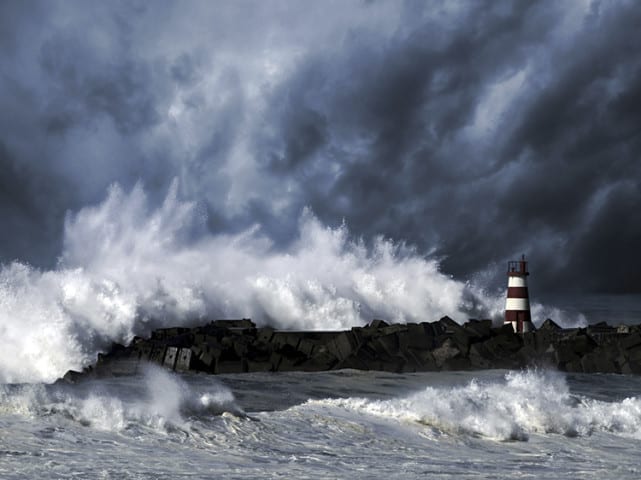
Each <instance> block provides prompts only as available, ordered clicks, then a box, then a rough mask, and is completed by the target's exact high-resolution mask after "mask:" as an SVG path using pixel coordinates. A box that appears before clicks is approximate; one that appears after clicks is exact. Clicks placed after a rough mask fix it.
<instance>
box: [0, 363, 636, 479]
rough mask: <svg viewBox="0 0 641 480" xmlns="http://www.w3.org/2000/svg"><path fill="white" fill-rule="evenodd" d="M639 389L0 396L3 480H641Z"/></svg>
mask: <svg viewBox="0 0 641 480" xmlns="http://www.w3.org/2000/svg"><path fill="white" fill-rule="evenodd" d="M640 395H641V378H639V377H634V376H625V375H565V374H561V373H558V372H549V371H522V372H509V371H503V370H491V371H483V372H438V373H421V374H390V373H381V372H358V371H338V372H327V373H263V374H241V375H227V376H207V375H197V374H188V375H178V374H175V373H172V372H168V371H165V370H162V369H160V368H159V367H149V368H148V369H147V370H146V371H145V372H144V373H143V374H141V375H140V376H138V377H123V378H114V379H104V380H96V381H91V382H87V383H84V384H79V385H51V384H41V383H36V384H5V385H2V386H1V387H0V478H3V479H12V478H16V479H17V478H106V479H110V478H113V479H127V478H131V479H134V478H136V479H143V478H144V479H146V478H167V479H170V478H171V479H179V478H243V479H247V478H314V479H318V478H403V479H411V478H456V479H462V478H595V479H597V478H598V479H603V478H613V479H615V478H616V479H624V478H630V479H637V478H640V477H641V464H640V463H639V458H640V454H639V451H640V450H641V396H640Z"/></svg>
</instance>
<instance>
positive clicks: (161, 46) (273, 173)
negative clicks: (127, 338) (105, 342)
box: [0, 0, 641, 293]
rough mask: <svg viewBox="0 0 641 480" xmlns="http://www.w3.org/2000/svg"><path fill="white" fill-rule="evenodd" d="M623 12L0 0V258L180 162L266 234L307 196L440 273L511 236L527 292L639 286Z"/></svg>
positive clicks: (487, 261)
mask: <svg viewBox="0 0 641 480" xmlns="http://www.w3.org/2000/svg"><path fill="white" fill-rule="evenodd" d="M640 25H641V5H640V4H639V3H638V2H637V1H634V0H631V1H607V2H598V1H578V0H577V1H567V2H553V1H541V2H531V1H522V2H520V1H509V2H507V1H506V2H497V1H489V2H482V1H462V2H456V1H443V2H440V1H408V2H400V1H391V2H384V1H335V2H334V1H319V2H299V1H267V2H264V1H233V2H232V1H229V2H223V1H206V2H195V1H192V2H163V1H154V2H135V1H131V2H115V1H114V2H81V1H60V2H56V1H46V2H36V1H26V2H25V1H8V0H4V1H3V2H0V112H1V114H0V218H1V219H2V228H0V261H1V262H3V263H8V262H11V261H13V260H19V261H22V262H28V263H30V264H31V265H34V266H36V267H39V268H44V269H46V268H52V267H54V266H55V265H56V262H57V261H58V258H59V257H60V255H61V252H62V241H63V240H62V239H63V229H64V225H65V217H66V216H68V215H70V214H72V213H73V212H77V211H78V210H80V209H81V208H83V207H85V206H86V205H93V204H96V203H98V202H101V201H102V200H103V199H104V198H105V197H106V195H107V192H108V189H109V186H110V185H112V184H116V183H117V184H119V185H120V186H121V187H122V188H123V189H124V190H125V191H128V190H131V189H132V188H134V186H135V185H136V184H137V183H139V184H141V185H142V186H143V187H144V189H145V191H146V192H147V194H148V195H149V196H150V198H151V201H152V202H158V203H160V202H162V201H163V199H164V198H165V196H166V194H167V191H168V190H169V188H170V185H171V184H172V182H173V181H174V180H175V179H176V180H177V182H178V193H179V195H180V197H181V198H183V199H186V200H193V201H195V202H198V204H199V205H200V206H201V208H202V209H203V211H204V212H205V213H206V218H207V228H208V229H209V230H211V232H214V233H221V232H222V233H230V234H235V233H237V232H240V231H242V230H244V229H247V228H249V227H250V226H252V225H260V228H261V229H262V230H263V231H264V232H265V234H266V235H267V236H268V237H269V238H271V239H272V241H273V242H274V244H273V249H275V250H278V251H283V252H286V251H287V249H288V248H289V247H290V245H291V243H292V242H293V241H294V239H295V234H296V231H297V225H298V222H299V218H300V216H301V212H302V211H303V209H304V208H305V207H309V208H310V209H311V210H312V211H313V212H314V214H315V215H316V216H317V217H318V219H319V220H320V221H321V222H323V224H325V225H329V226H333V227H336V226H338V225H341V224H342V223H343V222H345V223H346V224H347V225H348V226H349V229H350V232H351V233H352V234H353V235H355V236H357V237H362V238H363V240H364V241H365V242H368V241H371V239H373V238H374V237H375V236H376V235H379V234H382V235H384V236H385V237H386V238H389V239H392V240H394V241H395V242H406V243H407V244H409V245H413V246H415V247H416V249H417V251H418V252H419V253H420V254H421V255H426V256H431V257H433V258H437V259H439V261H440V262H441V270H442V271H443V272H444V273H446V274H451V275H453V276H454V278H457V279H462V280H465V279H468V278H489V279H495V278H496V277H497V272H498V273H500V274H501V275H503V269H504V262H506V261H507V260H509V259H513V258H518V256H520V255H521V254H522V253H525V254H527V255H528V256H529V258H530V259H531V261H532V267H531V268H532V271H533V272H535V273H536V275H535V276H534V275H533V277H532V280H533V282H535V284H536V285H537V288H538V289H539V290H570V289H576V290H580V291H586V292H589V291H596V292H637V293H638V292H641V215H640V209H641V162H640V160H641V158H639V157H640V152H641V55H639V49H640V47H641V28H640ZM503 278H504V277H503V276H500V279H501V281H503ZM488 281H494V280H488Z"/></svg>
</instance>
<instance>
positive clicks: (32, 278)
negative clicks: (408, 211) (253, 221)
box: [0, 188, 641, 480]
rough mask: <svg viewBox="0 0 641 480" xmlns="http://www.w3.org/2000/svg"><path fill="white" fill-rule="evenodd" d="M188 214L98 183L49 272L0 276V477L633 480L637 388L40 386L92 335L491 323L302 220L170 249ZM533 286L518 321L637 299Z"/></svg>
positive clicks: (77, 362) (88, 347)
mask: <svg viewBox="0 0 641 480" xmlns="http://www.w3.org/2000/svg"><path fill="white" fill-rule="evenodd" d="M199 218H200V216H199V215H198V210H197V208H196V205H195V204H189V203H188V204H185V203H183V202H180V201H179V200H178V199H177V193H176V188H173V189H172V190H171V191H170V194H169V195H168V197H167V199H166V200H165V201H164V203H163V204H162V206H161V207H160V208H159V209H157V210H150V207H149V205H148V202H147V200H146V195H145V193H144V191H142V189H140V188H135V189H134V190H133V191H132V192H131V193H129V194H127V193H126V192H123V191H122V190H119V189H117V188H114V189H112V190H111V192H110V194H109V196H108V198H107V199H106V200H105V201H104V202H103V203H102V204H100V205H98V206H94V207H87V208H85V209H83V210H81V211H80V212H78V213H77V214H75V215H70V216H69V217H68V218H67V221H66V222H65V234H64V249H63V254H62V255H61V258H60V261H59V264H58V265H57V266H56V268H55V269H52V270H41V269H38V268H35V267H32V266H30V265H27V264H24V263H20V262H17V261H16V262H12V263H10V264H7V265H2V266H0V479H56V478H78V479H93V478H103V479H153V478H160V479H164V478H166V479H172V480H175V479H181V478H194V479H200V478H203V479H209V478H239V479H249V478H287V479H303V478H313V479H321V478H336V479H346V478H347V479H361V478H373V479H374V478H386V479H390V478H399V479H412V478H456V479H464V478H495V479H496V478H506V479H507V478H510V479H513V478H546V479H548V478H582V479H586V478H595V479H603V478H612V479H625V478H630V479H638V478H641V462H640V461H639V460H640V459H641V454H639V451H641V377H633V376H624V375H619V376H616V375H614V376H610V375H565V374H562V373H558V372H547V371H522V372H520V371H519V372H508V371H482V372H465V373H460V372H440V373H422V374H403V375H401V374H390V373H377V372H356V371H338V372H328V373H313V374H312V373H274V374H270V373H264V374H241V375H235V376H234V375H230V376H223V375H221V376H207V375H177V374H175V373H172V372H169V371H165V370H162V369H159V368H152V367H150V368H149V369H147V371H146V372H145V373H144V374H142V375H141V376H139V377H135V378H134V377H128V378H114V379H104V380H96V381H92V382H89V383H84V384H78V385H67V384H55V383H54V381H55V380H56V378H59V377H61V376H62V375H63V374H64V373H65V372H66V371H67V370H68V369H75V370H79V369H81V368H82V367H84V366H86V365H89V364H91V363H92V362H94V361H95V359H96V355H97V353H98V352H99V351H101V350H103V351H104V349H106V348H108V347H109V345H110V344H111V342H112V341H116V342H120V343H128V342H129V341H131V339H132V338H133V336H134V335H141V336H145V335H148V334H149V332H150V331H151V330H152V329H154V328H159V327H167V326H175V325H177V324H180V322H186V321H187V320H189V319H211V318H240V317H246V318H252V319H254V320H255V321H256V323H257V324H259V325H264V324H265V323H267V322H270V323H269V324H271V325H272V326H274V327H277V328H282V329H309V330H331V329H342V328H350V327H351V326H354V325H363V324H365V323H367V322H369V321H371V320H372V319H373V318H383V319H385V320H388V321H392V322H401V323H402V322H419V321H434V320H438V318H440V317H441V316H442V315H444V314H447V315H450V316H451V317H452V318H453V319H455V320H456V321H459V322H461V323H462V322H465V321H466V320H467V319H468V318H494V319H496V320H497V321H498V322H500V318H501V316H502V315H503V308H504V306H505V297H504V295H505V290H504V289H501V290H500V291H498V292H495V293H492V292H490V293H488V292H485V291H484V290H483V289H481V288H480V287H479V285H484V284H485V282H484V281H483V278H480V279H476V280H475V281H474V282H463V281H460V280H455V279H453V278H451V277H449V276H447V275H445V274H443V273H441V271H440V269H439V265H438V262H436V261H435V260H430V259H429V258H425V257H423V256H422V255H420V254H419V253H418V252H417V251H415V250H413V249H411V248H408V247H406V246H404V245H403V244H394V243H393V242H391V241H388V240H385V239H382V238H379V239H377V240H376V241H375V242H374V245H373V246H372V247H367V245H365V244H364V243H363V242H361V241H359V240H358V239H356V240H355V239H353V238H352V237H351V236H350V235H349V232H348V231H347V229H346V228H345V227H339V228H335V229H333V228H330V227H326V226H324V225H323V224H321V223H320V221H318V220H317V219H316V218H315V217H313V215H311V214H308V215H306V216H304V217H303V218H301V222H300V235H299V238H298V239H297V240H296V241H295V242H294V245H293V246H292V249H291V251H289V252H286V253H282V252H280V253H279V252H275V251H273V250H272V249H270V243H269V242H268V241H267V239H266V238H265V237H264V236H262V235H261V234H260V232H259V231H258V230H249V231H247V232H241V233H239V234H238V235H236V236H231V237H229V236H221V235H210V234H206V233H204V234H202V236H201V237H199V238H200V239H199V240H198V241H192V240H189V238H191V237H190V236H189V235H187V236H186V235H185V234H184V231H185V230H186V231H188V232H191V231H192V230H193V229H195V228H196V227H198V222H196V220H198V219H199ZM187 227H188V228H187ZM192 227H193V228H192ZM533 275H535V273H533ZM533 292H534V295H533V298H532V299H533V304H532V315H533V318H534V319H535V324H537V323H538V324H540V323H541V322H542V321H543V320H544V319H545V318H548V317H550V318H552V319H554V320H555V321H557V322H558V323H559V324H560V325H562V326H564V327H573V326H585V325H587V323H593V322H597V321H601V320H607V321H608V322H610V323H613V324H618V323H638V322H639V321H640V320H641V296H638V295H637V296H632V297H630V296H628V297H625V298H624V297H617V298H614V297H600V298H596V297H589V298H588V297H586V298H585V299H583V300H582V301H579V300H577V299H570V298H567V297H564V298H563V299H557V300H555V301H543V299H542V296H539V294H538V293H537V292H536V290H534V291H533ZM561 300H563V301H565V304H563V302H562V301H561ZM374 315H376V317H375V316H374ZM275 321H277V322H276V324H274V323H273V322H275ZM183 324H186V323H183Z"/></svg>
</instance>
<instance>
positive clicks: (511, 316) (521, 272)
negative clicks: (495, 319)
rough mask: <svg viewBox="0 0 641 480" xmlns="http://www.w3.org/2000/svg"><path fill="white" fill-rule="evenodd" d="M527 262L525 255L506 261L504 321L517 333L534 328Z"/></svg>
mask: <svg viewBox="0 0 641 480" xmlns="http://www.w3.org/2000/svg"><path fill="white" fill-rule="evenodd" d="M529 274H530V272H528V271H527V262H526V261H525V255H523V256H522V257H521V260H519V261H516V262H507V275H508V279H507V301H506V302H505V323H506V324H507V323H509V324H510V325H512V328H513V329H514V331H515V332H517V333H524V332H530V331H532V330H534V325H532V316H531V315H530V298H529V295H528V291H527V276H528V275H529Z"/></svg>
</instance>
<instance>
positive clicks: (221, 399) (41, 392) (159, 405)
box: [0, 365, 244, 431]
mask: <svg viewBox="0 0 641 480" xmlns="http://www.w3.org/2000/svg"><path fill="white" fill-rule="evenodd" d="M140 380H141V379H140V378H136V379H135V382H136V384H135V385H130V386H126V387H128V388H124V387H123V386H122V385H113V386H110V385H109V384H108V383H105V382H102V383H100V384H97V383H96V384H94V383H89V384H86V385H81V386H77V385H74V386H73V387H69V386H66V385H52V386H47V385H42V384H37V385H28V384H27V385H3V386H0V408H1V409H2V410H3V413H12V414H17V415H22V416H25V417H50V416H55V417H57V418H58V420H59V421H65V420H68V421H73V422H76V423H79V424H81V425H84V426H87V427H90V428H94V429H97V430H105V431H123V430H126V429H131V428H139V427H148V428H152V429H155V430H159V431H168V430H174V429H188V428H189V419H190V418H191V417H198V416H202V415H207V416H209V415H212V414H214V415H218V414H222V413H224V412H229V413H232V414H234V415H240V416H244V412H243V410H242V409H241V408H240V407H239V406H238V405H237V404H236V402H235V399H234V395H233V394H232V392H231V391H230V390H229V389H228V388H227V387H225V386H223V385H218V384H215V385H214V386H213V388H212V387H211V386H210V387H209V388H208V389H207V390H206V391H199V390H194V389H193V388H192V387H190V386H189V385H188V384H187V383H185V382H183V381H181V380H180V378H179V377H178V376H177V375H174V374H171V373H169V372H167V371H165V370H163V369H161V368H160V367H155V366H152V365H150V366H148V368H147V370H146V371H145V373H144V376H143V377H142V382H141V383H138V382H140Z"/></svg>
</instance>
